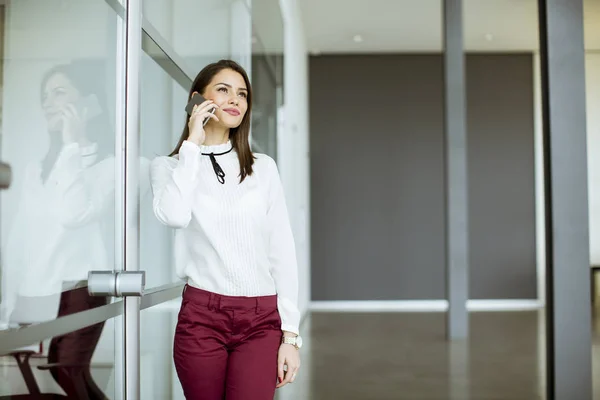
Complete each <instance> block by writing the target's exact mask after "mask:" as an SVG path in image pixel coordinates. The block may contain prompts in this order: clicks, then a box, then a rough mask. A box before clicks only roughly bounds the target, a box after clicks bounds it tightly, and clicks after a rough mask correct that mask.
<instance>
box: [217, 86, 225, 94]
mask: <svg viewBox="0 0 600 400" xmlns="http://www.w3.org/2000/svg"><path fill="white" fill-rule="evenodd" d="M218 90H219V92H225V93H227V88H224V87H221V88H219V89H218Z"/></svg>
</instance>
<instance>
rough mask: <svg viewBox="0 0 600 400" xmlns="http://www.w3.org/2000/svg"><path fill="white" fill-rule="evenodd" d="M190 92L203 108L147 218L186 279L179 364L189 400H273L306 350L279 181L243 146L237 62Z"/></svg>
mask: <svg viewBox="0 0 600 400" xmlns="http://www.w3.org/2000/svg"><path fill="white" fill-rule="evenodd" d="M197 93H198V94H201V95H202V96H203V97H204V98H206V99H208V100H206V101H205V102H203V103H202V104H199V105H196V106H195V107H194V109H193V112H192V114H191V116H188V117H187V118H186V126H185V128H184V130H183V133H182V135H181V139H180V140H179V143H178V144H177V147H176V148H175V150H174V151H173V152H172V154H171V155H170V156H169V157H159V158H157V159H155V160H154V161H153V163H152V166H151V180H152V189H153V192H154V203H153V206H154V213H155V214H156V216H157V218H158V219H159V220H160V221H161V222H162V223H164V224H166V225H168V226H170V227H173V228H176V229H177V231H176V236H175V254H176V268H177V272H178V275H179V276H180V277H181V278H182V279H184V280H186V281H187V285H186V287H185V290H184V294H183V302H182V305H181V310H180V312H179V319H178V323H177V329H176V332H175V344H174V360H175V367H176V369H177V374H178V376H179V380H180V381H181V384H182V386H183V391H184V393H185V396H186V398H188V399H194V400H221V399H223V398H225V399H227V400H242V399H243V400H266V399H272V398H273V397H274V393H275V388H276V387H282V386H284V385H286V384H287V383H290V382H293V381H294V379H295V377H296V373H297V371H298V368H299V366H300V357H299V351H298V350H299V348H300V347H301V339H300V337H299V336H298V326H299V322H300V313H299V311H298V307H297V298H298V293H297V292H298V279H297V265H296V254H295V248H294V241H293V237H292V232H291V228H290V223H289V219H288V215H287V209H286V205H285V199H284V195H283V190H282V186H281V182H280V179H279V173H278V171H277V167H276V165H275V162H274V161H273V160H272V159H271V158H270V157H268V156H266V155H263V154H253V153H252V152H251V150H250V145H249V141H248V136H249V130H250V111H251V108H252V90H251V87H250V81H249V79H248V76H247V75H246V72H245V71H244V69H243V68H242V67H241V66H239V65H238V64H236V63H235V62H233V61H230V60H221V61H219V62H217V63H214V64H210V65H208V66H206V67H205V68H204V69H203V70H202V71H200V73H199V74H198V76H197V77H196V79H195V80H194V82H193V84H192V88H191V90H190V93H189V97H188V100H190V99H191V98H192V97H193V96H194V95H195V94H197ZM213 110H214V112H212V111H213ZM204 121H207V122H206V125H205V126H203V122H204ZM277 381H278V382H277Z"/></svg>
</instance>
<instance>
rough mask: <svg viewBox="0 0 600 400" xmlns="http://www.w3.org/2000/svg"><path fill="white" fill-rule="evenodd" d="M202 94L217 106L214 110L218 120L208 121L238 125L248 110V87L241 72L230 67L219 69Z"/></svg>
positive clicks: (230, 126)
mask: <svg viewBox="0 0 600 400" xmlns="http://www.w3.org/2000/svg"><path fill="white" fill-rule="evenodd" d="M203 96H204V98H206V99H209V100H212V101H214V102H215V103H216V104H217V105H218V106H219V108H217V110H216V111H215V115H216V116H217V118H219V121H218V122H217V121H215V120H213V119H211V120H209V121H210V122H209V123H215V124H219V125H222V126H224V127H226V128H237V127H238V126H240V124H241V123H242V119H244V115H246V111H247V110H248V88H247V87H246V82H245V81H244V77H243V76H242V75H241V74H239V73H238V72H235V71H234V70H231V69H223V70H221V71H220V72H219V73H218V74H216V75H215V76H214V77H213V79H212V81H211V82H210V83H209V84H208V86H207V87H206V89H205V91H204V93H203Z"/></svg>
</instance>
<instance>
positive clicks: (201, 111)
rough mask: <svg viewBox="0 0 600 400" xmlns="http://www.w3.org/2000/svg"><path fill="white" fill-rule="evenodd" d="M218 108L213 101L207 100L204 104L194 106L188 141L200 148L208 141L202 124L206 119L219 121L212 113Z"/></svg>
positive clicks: (189, 123)
mask: <svg viewBox="0 0 600 400" xmlns="http://www.w3.org/2000/svg"><path fill="white" fill-rule="evenodd" d="M216 107H219V106H217V105H216V104H215V103H214V102H213V101H212V100H206V101H205V102H204V103H202V104H197V105H195V106H194V109H193V111H192V115H191V116H190V120H189V122H188V128H189V131H190V135H189V136H188V139H187V140H189V141H190V142H192V143H195V144H196V145H198V146H201V145H203V144H204V141H205V140H206V132H205V131H204V126H203V123H202V122H203V121H204V120H205V119H206V118H212V119H214V120H215V121H218V120H219V118H217V116H216V115H215V114H214V113H211V110H212V109H213V108H216Z"/></svg>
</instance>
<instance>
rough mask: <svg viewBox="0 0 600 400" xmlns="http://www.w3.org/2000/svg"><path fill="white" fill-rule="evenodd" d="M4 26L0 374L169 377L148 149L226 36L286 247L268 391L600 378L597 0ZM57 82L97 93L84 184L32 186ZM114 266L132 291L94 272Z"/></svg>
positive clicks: (186, 4) (220, 51) (326, 392)
mask: <svg viewBox="0 0 600 400" xmlns="http://www.w3.org/2000/svg"><path fill="white" fill-rule="evenodd" d="M128 10H134V11H138V10H139V12H140V15H138V16H137V17H136V16H135V15H134V16H133V17H131V16H129V18H128V14H127V11H128ZM134 14H135V13H134ZM561 16H562V17H561ZM132 31H133V33H132ZM577 32H580V36H581V37H580V40H579V41H577V38H578V36H577ZM0 34H1V35H2V38H1V40H0V57H1V58H2V62H1V63H0V87H1V88H2V96H0V98H1V99H2V102H1V103H0V107H1V108H2V111H1V112H0V118H1V125H0V126H1V129H2V131H1V136H0V160H1V161H2V162H3V163H6V164H7V165H9V166H10V171H11V182H10V186H9V187H8V188H7V189H4V190H2V191H1V192H0V243H1V244H0V257H1V264H0V272H1V275H0V276H1V281H0V282H1V287H0V298H1V300H2V301H1V307H0V399H4V398H6V399H8V398H23V399H26V398H36V397H31V396H35V395H36V394H48V395H50V394H59V395H63V396H66V390H65V387H66V386H65V385H70V387H71V389H72V390H73V391H74V392H75V393H80V394H79V395H78V396H81V397H75V398H107V399H134V398H140V399H144V400H146V399H157V400H159V399H160V400H163V399H183V398H184V397H183V393H182V391H181V387H180V385H179V382H178V380H177V376H176V373H175V370H174V366H173V362H172V339H173V333H174V329H175V323H176V321H177V312H178V309H179V306H180V304H181V290H182V287H183V283H182V282H181V281H180V280H179V279H178V278H177V276H176V275H175V272H174V270H173V267H172V264H173V261H172V259H173V233H172V231H171V230H170V229H169V228H167V227H165V226H162V225H161V224H160V223H159V222H158V221H157V220H156V218H155V217H154V215H153V212H152V193H151V190H150V186H149V163H150V161H151V160H152V159H153V158H155V157H157V156H159V155H165V154H168V153H170V152H171V150H172V149H173V147H174V145H175V144H176V141H177V140H178V138H179V136H180V134H181V130H182V129H183V124H184V117H185V112H184V111H183V110H184V107H185V103H186V96H187V92H188V90H189V87H190V85H191V82H192V80H193V78H194V77H195V76H196V74H197V73H198V72H199V71H200V69H201V68H202V67H203V66H205V65H206V64H208V63H210V62H213V61H217V60H219V59H224V58H230V59H233V60H235V61H237V62H239V63H240V64H241V65H242V66H244V68H246V70H247V71H248V73H249V75H250V77H251V81H252V85H253V90H254V96H255V97H254V108H253V110H252V133H251V145H252V148H253V150H254V151H256V152H260V153H266V154H268V155H270V156H271V157H273V158H274V159H275V160H276V162H277V164H278V167H279V171H280V174H281V178H282V182H283V185H284V190H285V194H286V200H287V204H288V211H289V214H290V219H291V223H292V229H293V232H294V238H295V243H296V249H297V258H298V266H299V288H300V291H299V299H300V309H301V311H302V314H303V320H302V321H303V322H302V326H301V334H302V336H303V339H304V347H303V348H302V349H301V356H302V369H301V373H300V375H299V377H298V379H297V380H296V382H294V383H293V384H291V385H288V386H287V387H285V388H282V389H280V390H278V391H277V394H276V398H277V399H278V400H292V399H293V400H338V399H339V400H355V399H356V400H362V399H377V400H385V399H411V400H417V399H436V400H437V399H440V400H441V399H453V400H454V399H456V400H467V399H474V400H485V399H490V400H491V399H502V400H509V399H515V400H516V399H560V400H562V399H565V400H566V399H570V400H585V399H592V398H597V399H600V379H599V378H598V376H600V375H599V373H600V353H599V351H600V347H599V346H598V343H599V340H600V316H598V314H597V308H596V307H597V304H600V299H598V300H597V297H600V275H597V274H596V273H595V271H596V269H600V157H598V154H600V114H599V113H598V112H597V110H598V108H599V107H600V1H598V0H569V1H564V0H562V1H561V0H540V1H536V0H519V1H514V0H486V1H481V0H446V1H443V0H435V1H434V0H402V1H385V0H374V1H370V2H360V1H355V0H350V1H348V0H200V1H193V0H174V1H162V0H128V1H125V0H80V1H75V0H18V1H9V0H3V1H0ZM131 38H133V44H131V43H129V44H127V40H128V39H129V40H132V39H131ZM136 40H137V41H136ZM136 44H139V46H137V53H136ZM541 44H543V45H541ZM544 46H545V47H544ZM136 56H139V57H138V58H136ZM136 59H137V60H139V62H138V63H137V64H136V63H135V62H132V60H136ZM131 72H133V73H135V74H133V75H129V74H128V73H131ZM65 77H66V78H67V83H65V81H64V78H65ZM61 79H63V80H62V81H61ZM131 82H137V85H135V84H134V85H132V84H131ZM53 85H54V86H53ZM65 85H67V86H69V85H73V86H75V87H76V89H77V90H78V91H79V92H80V93H82V94H85V95H88V94H89V95H91V96H88V97H86V98H87V99H88V100H89V101H92V102H93V104H94V105H95V107H96V108H97V114H96V115H95V117H96V118H95V122H96V123H97V126H94V127H90V130H89V131H90V132H92V133H90V134H94V135H97V136H96V137H97V138H98V139H97V142H98V147H97V152H98V154H99V155H100V156H101V157H103V159H102V161H101V162H99V163H97V164H94V166H93V168H91V169H90V170H89V172H90V173H89V175H87V178H86V179H88V181H89V182H88V183H89V184H91V187H93V188H94V189H93V191H92V192H93V199H92V200H91V201H92V205H91V206H90V204H89V203H85V204H80V203H77V202H75V203H69V202H62V201H61V199H58V198H53V199H50V200H47V199H41V198H39V197H36V195H35V193H36V190H38V189H39V188H37V189H36V186H37V185H39V182H38V181H37V180H36V178H35V175H36V173H39V171H38V170H37V169H36V168H39V166H40V165H42V166H43V165H44V162H47V160H46V159H45V157H46V154H47V153H48V151H49V149H50V148H52V146H53V140H54V141H56V140H58V139H56V138H54V139H53V138H52V137H51V135H49V131H48V126H49V124H51V123H52V120H53V118H54V116H53V115H52V112H51V111H48V106H47V102H48V101H49V100H48V98H49V96H54V95H61V94H60V93H58V94H57V92H56V90H57V88H58V87H62V86H65ZM127 88H134V89H138V90H139V100H136V99H135V96H132V95H131V93H129V95H128V94H126V92H127V90H126V89H127ZM565 93H566V94H573V97H571V96H570V95H569V96H565V95H564V94H565ZM561 94H562V96H561ZM63 95H64V94H63ZM90 99H91V100H90ZM461 100H464V101H461ZM138 109H139V112H137V113H136V112H135V111H136V110H138ZM131 121H134V122H131ZM135 121H139V126H138V125H136V123H135ZM457 123H458V124H457ZM136 126H138V128H139V132H138V134H137V135H136V134H134V133H131V131H130V129H131V127H136ZM566 131H568V132H569V134H568V135H567V134H565V133H564V132H566ZM59 139H60V140H63V141H64V140H66V139H65V138H64V137H63V138H59ZM60 140H59V141H60ZM457 141H458V142H457ZM457 143H458V145H457V146H455V145H456V144H457ZM453 146H454V147H453ZM94 154H95V153H94ZM461 163H462V164H461ZM457 166H458V169H457ZM461 166H462V169H461ZM78 168H79V167H78ZM84 168H85V166H84ZM126 171H133V172H126ZM0 172H2V171H0ZM71 172H73V171H72V170H71ZM64 173H65V174H66V175H63V176H60V175H58V173H57V172H55V173H54V177H53V174H52V172H50V175H49V176H47V177H46V179H47V180H48V182H51V183H52V179H53V178H54V179H55V181H56V185H57V187H59V186H60V184H61V179H62V180H68V179H74V178H72V177H71V176H69V173H70V172H69V169H68V168H66V169H65V172H64ZM0 175H2V174H1V173H0ZM63 183H64V182H63ZM92 183H93V184H92ZM24 194H25V195H24ZM27 206H29V208H28V207H27ZM31 207H34V208H36V209H38V210H39V211H37V212H35V213H28V212H24V211H23V210H24V209H27V210H29V209H31ZM90 207H92V211H90ZM456 216H458V217H459V218H454V217H456ZM57 221H59V222H60V224H59V225H60V227H61V228H60V229H58V228H56V226H58V225H57ZM64 227H66V228H64ZM126 238H130V239H131V240H125V239H126ZM455 238H458V240H455ZM582 238H583V240H582ZM61 240H65V241H70V244H69V245H68V246H67V247H69V248H70V251H71V253H70V254H69V255H68V257H71V260H78V263H79V264H78V265H79V266H80V267H79V268H77V269H76V270H72V271H71V272H70V273H71V275H70V277H69V279H62V280H60V281H58V280H57V279H56V276H55V271H56V270H55V269H54V268H53V264H55V263H56V265H60V264H61V263H65V262H66V261H65V259H64V258H61V257H55V254H54V253H52V254H51V253H44V252H39V251H38V250H39V249H46V248H48V247H47V246H45V245H41V243H44V244H45V243H49V242H50V243H52V242H53V241H54V242H55V243H54V245H53V246H54V247H53V248H57V247H59V248H60V247H61V246H63V244H61ZM100 249H102V250H100ZM68 257H67V258H68ZM121 270H132V271H136V270H141V271H144V272H145V289H144V292H143V295H142V296H140V297H135V296H131V297H118V296H115V297H111V298H110V299H109V300H105V299H103V300H99V299H96V298H94V297H93V296H89V295H88V294H87V277H88V273H89V272H90V271H106V272H110V271H121ZM597 288H598V289H597ZM66 293H69V295H66ZM138 299H139V304H137V303H136V304H137V307H138V308H136V305H135V304H134V305H133V306H131V304H133V302H137V301H138ZM132 307H133V308H132ZM131 326H134V327H139V330H137V331H136V330H133V331H132V330H131V329H129V328H128V327H131ZM73 332H80V333H81V332H83V333H84V334H82V335H80V336H79V337H77V336H76V335H75V336H72V335H71V336H69V337H71V338H72V339H73V338H74V339H73V342H72V343H70V344H68V345H67V346H65V345H64V344H63V345H62V351H68V350H65V349H71V351H72V352H73V353H74V354H75V355H74V356H73V359H74V360H75V361H73V362H72V363H71V364H68V363H67V364H68V365H67V364H63V365H61V364H60V363H56V359H55V358H56V357H55V356H56V354H55V353H56V351H57V349H61V345H60V343H59V341H58V340H57V338H60V337H63V335H68V334H69V333H73ZM53 339H54V340H53ZM69 346H70V347H69ZM84 353H85V356H83V358H84V359H86V360H85V362H82V361H81V357H82V356H81V354H84ZM132 366H133V367H132ZM61 374H64V376H67V378H64V377H63V378H61V379H62V380H61V379H57V378H56V376H63V375H61ZM65 381H66V382H67V383H65ZM82 393H86V394H85V395H84V394H82ZM17 395H19V396H22V397H17ZM27 396H30V397H27ZM84 396H87V397H84ZM65 398H66V397H65Z"/></svg>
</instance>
